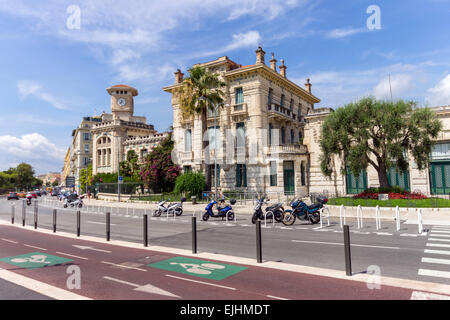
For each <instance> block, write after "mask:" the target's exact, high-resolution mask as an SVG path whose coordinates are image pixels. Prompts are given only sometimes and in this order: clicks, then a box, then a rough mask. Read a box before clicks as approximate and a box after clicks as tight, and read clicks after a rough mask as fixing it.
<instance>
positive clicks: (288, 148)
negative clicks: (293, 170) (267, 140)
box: [269, 144, 308, 154]
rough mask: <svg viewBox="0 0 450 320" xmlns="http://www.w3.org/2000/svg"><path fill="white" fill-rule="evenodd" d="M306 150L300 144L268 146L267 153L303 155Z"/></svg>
mask: <svg viewBox="0 0 450 320" xmlns="http://www.w3.org/2000/svg"><path fill="white" fill-rule="evenodd" d="M307 152H308V149H307V147H306V146H305V145H302V144H283V145H278V146H269V153H295V154H299V153H300V154H305V153H307Z"/></svg>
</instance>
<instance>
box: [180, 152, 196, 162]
mask: <svg viewBox="0 0 450 320" xmlns="http://www.w3.org/2000/svg"><path fill="white" fill-rule="evenodd" d="M179 157H180V160H181V161H192V160H193V159H194V152H193V151H185V152H180V153H179Z"/></svg>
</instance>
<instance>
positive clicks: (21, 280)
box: [0, 268, 92, 300]
mask: <svg viewBox="0 0 450 320" xmlns="http://www.w3.org/2000/svg"><path fill="white" fill-rule="evenodd" d="M0 278H1V279H3V280H6V281H9V282H12V283H14V284H16V285H19V286H21V287H24V288H27V289H29V290H32V291H34V292H37V293H40V294H42V295H44V296H47V297H50V298H53V299H57V300H92V299H90V298H88V297H84V296H81V295H78V294H76V293H73V292H70V291H67V290H64V289H61V288H58V287H54V286H51V285H49V284H46V283H44V282H41V281H38V280H34V279H32V278H28V277H25V276H22V275H20V274H17V273H14V272H11V271H8V270H5V269H1V268H0Z"/></svg>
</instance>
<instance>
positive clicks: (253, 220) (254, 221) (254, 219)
mask: <svg viewBox="0 0 450 320" xmlns="http://www.w3.org/2000/svg"><path fill="white" fill-rule="evenodd" d="M256 220H258V217H257V216H256V215H253V216H252V223H253V224H255V223H256Z"/></svg>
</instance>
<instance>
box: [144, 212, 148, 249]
mask: <svg viewBox="0 0 450 320" xmlns="http://www.w3.org/2000/svg"><path fill="white" fill-rule="evenodd" d="M143 234H144V247H148V215H146V214H144V232H143Z"/></svg>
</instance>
